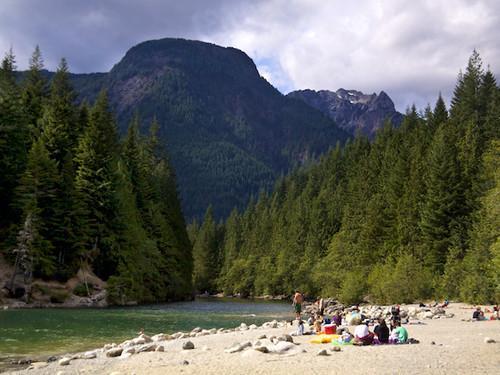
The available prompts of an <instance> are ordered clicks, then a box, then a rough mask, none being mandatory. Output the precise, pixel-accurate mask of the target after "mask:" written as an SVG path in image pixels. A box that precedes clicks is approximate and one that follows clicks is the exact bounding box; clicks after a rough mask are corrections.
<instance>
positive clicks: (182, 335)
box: [177, 333, 189, 339]
mask: <svg viewBox="0 0 500 375" xmlns="http://www.w3.org/2000/svg"><path fill="white" fill-rule="evenodd" d="M188 336H189V335H188V334H187V333H181V334H180V335H179V337H177V338H178V339H185V338H186V337H188Z"/></svg>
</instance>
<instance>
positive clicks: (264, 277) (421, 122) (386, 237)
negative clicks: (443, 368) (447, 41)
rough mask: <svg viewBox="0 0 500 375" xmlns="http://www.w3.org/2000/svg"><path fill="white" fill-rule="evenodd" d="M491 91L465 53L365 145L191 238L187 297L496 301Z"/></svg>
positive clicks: (499, 288)
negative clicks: (428, 96)
mask: <svg viewBox="0 0 500 375" xmlns="http://www.w3.org/2000/svg"><path fill="white" fill-rule="evenodd" d="M499 166H500V91H499V88H498V86H497V84H496V81H495V77H494V75H493V74H492V73H491V72H490V71H489V70H488V71H484V69H483V67H482V63H481V59H480V58H479V56H478V55H477V53H474V54H473V55H472V57H471V58H470V60H469V64H468V66H467V69H466V71H465V73H464V74H460V75H459V78H458V82H457V86H456V88H455V92H454V96H453V100H452V103H451V108H450V110H449V113H448V111H447V109H446V107H445V103H444V101H443V100H442V99H441V97H439V99H438V101H437V103H436V105H435V107H434V109H433V110H431V109H430V108H428V109H427V110H426V111H425V114H424V115H423V116H421V115H419V114H417V112H416V110H415V108H413V109H412V110H410V111H409V113H407V115H406V117H405V119H404V121H403V123H402V125H401V127H400V128H397V129H395V128H394V127H392V126H390V125H386V126H385V127H384V128H383V130H382V131H380V132H379V133H377V135H376V137H375V140H374V142H373V143H371V142H369V141H368V139H367V138H364V137H358V138H356V139H355V140H354V141H352V142H349V143H348V144H347V145H346V146H345V147H344V148H341V147H337V148H336V149H335V150H332V151H331V152H330V153H328V154H327V155H325V156H324V157H322V158H321V161H320V162H319V163H318V164H317V165H313V166H311V167H309V168H306V169H301V170H298V171H296V172H294V173H293V174H291V175H290V176H287V177H285V178H283V179H281V180H280V181H279V182H277V184H276V185H275V188H274V191H273V192H272V193H270V194H261V196H260V197H259V198H258V200H257V201H255V202H253V203H251V204H250V205H249V206H248V207H247V209H246V210H244V211H243V212H242V213H239V212H238V211H236V210H235V211H233V212H232V213H231V215H230V216H229V218H228V219H227V221H226V222H225V223H224V224H223V225H220V226H219V225H216V224H215V222H214V219H213V217H212V213H211V211H210V210H208V211H207V213H206V215H205V219H204V221H203V223H202V225H201V227H198V226H197V225H196V223H195V224H193V225H191V227H190V228H189V231H188V232H189V233H190V237H191V238H192V241H193V256H194V282H195V287H196V288H198V290H212V291H219V290H222V291H224V292H225V293H228V294H233V293H242V294H243V295H263V294H283V293H284V294H288V293H290V292H291V291H293V290H294V289H295V288H299V289H300V290H301V291H303V292H305V293H307V294H312V295H318V294H321V295H325V296H332V297H337V298H339V299H341V300H342V301H345V302H350V303H353V302H360V301H362V300H363V299H364V298H369V299H370V300H372V301H378V302H383V303H390V302H400V303H401V302H414V301H418V300H419V299H426V298H431V297H439V296H442V297H447V298H459V299H461V300H464V301H468V302H472V303H487V302H494V301H495V300H496V301H498V299H499V298H500V278H499V277H500V276H499V275H500V216H499V213H500V200H499V199H498V192H499V188H500V185H499V184H500V176H499V173H500V169H499Z"/></svg>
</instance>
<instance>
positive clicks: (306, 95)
mask: <svg viewBox="0 0 500 375" xmlns="http://www.w3.org/2000/svg"><path fill="white" fill-rule="evenodd" d="M288 96H289V97H292V98H296V99H300V100H302V101H304V102H306V103H307V104H309V105H310V106H312V107H314V108H316V109H319V110H320V111H321V112H323V113H324V114H325V115H327V116H329V117H330V118H332V119H333V120H334V121H335V122H336V123H337V125H338V126H340V127H341V128H343V129H344V130H347V131H348V132H350V133H351V134H355V133H356V132H357V131H358V130H360V131H361V132H362V133H363V134H365V135H367V136H369V137H374V135H375V133H376V131H377V130H378V129H380V128H381V127H382V126H383V124H384V122H385V121H386V120H387V119H389V120H390V121H392V123H393V124H394V125H396V126H397V125H399V124H400V123H401V121H402V119H403V115H402V114H401V113H399V112H397V111H396V109H395V107H394V103H393V101H392V99H391V98H390V97H389V95H387V93H386V92H385V91H380V93H379V94H378V95H377V94H375V93H372V94H364V93H363V92H361V91H358V90H346V89H344V88H340V89H338V90H337V91H330V90H320V91H314V90H309V89H307V90H298V91H293V92H290V93H289V94H288Z"/></svg>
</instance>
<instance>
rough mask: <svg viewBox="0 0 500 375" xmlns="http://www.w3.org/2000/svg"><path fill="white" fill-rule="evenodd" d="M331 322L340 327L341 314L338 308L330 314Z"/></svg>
mask: <svg viewBox="0 0 500 375" xmlns="http://www.w3.org/2000/svg"><path fill="white" fill-rule="evenodd" d="M332 323H333V324H335V325H336V326H337V327H340V326H341V325H342V315H340V312H339V310H335V311H334V313H333V316H332Z"/></svg>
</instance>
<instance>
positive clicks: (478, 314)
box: [472, 306, 484, 321]
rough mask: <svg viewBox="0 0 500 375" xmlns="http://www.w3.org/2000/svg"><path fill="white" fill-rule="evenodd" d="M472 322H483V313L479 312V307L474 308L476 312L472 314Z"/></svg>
mask: <svg viewBox="0 0 500 375" xmlns="http://www.w3.org/2000/svg"><path fill="white" fill-rule="evenodd" d="M472 320H477V321H479V320H484V312H483V310H481V307H479V306H478V307H476V310H474V312H473V313H472Z"/></svg>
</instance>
